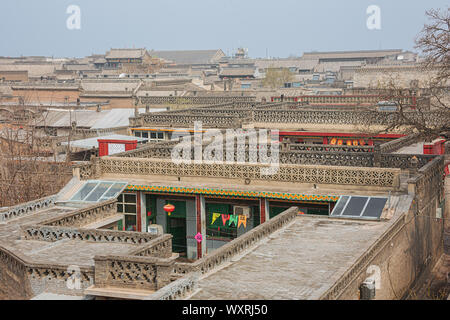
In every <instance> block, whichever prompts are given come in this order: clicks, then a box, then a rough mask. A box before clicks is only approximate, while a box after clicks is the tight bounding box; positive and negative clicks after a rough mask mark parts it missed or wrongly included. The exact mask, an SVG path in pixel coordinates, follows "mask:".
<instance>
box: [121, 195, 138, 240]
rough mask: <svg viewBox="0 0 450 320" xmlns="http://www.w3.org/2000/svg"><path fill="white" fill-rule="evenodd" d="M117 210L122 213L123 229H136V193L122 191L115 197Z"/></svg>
mask: <svg viewBox="0 0 450 320" xmlns="http://www.w3.org/2000/svg"><path fill="white" fill-rule="evenodd" d="M117 212H119V213H123V214H124V215H125V218H124V220H125V221H124V222H125V224H124V226H125V231H136V230H137V229H136V227H137V217H136V213H137V205H136V194H134V193H122V194H121V195H119V196H118V197H117Z"/></svg>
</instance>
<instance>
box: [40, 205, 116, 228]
mask: <svg viewBox="0 0 450 320" xmlns="http://www.w3.org/2000/svg"><path fill="white" fill-rule="evenodd" d="M116 201H117V200H116V199H111V200H107V201H103V202H101V203H97V204H94V205H91V206H89V207H85V208H82V209H78V210H76V211H74V212H69V213H67V214H64V215H61V216H59V217H55V218H52V219H48V220H45V221H43V222H42V223H41V225H46V226H59V227H83V226H86V225H88V224H91V223H94V222H97V221H100V220H103V219H105V218H108V217H110V216H113V215H116V214H117V208H116Z"/></svg>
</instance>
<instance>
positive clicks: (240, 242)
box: [174, 207, 298, 275]
mask: <svg viewBox="0 0 450 320" xmlns="http://www.w3.org/2000/svg"><path fill="white" fill-rule="evenodd" d="M297 215H298V208H297V207H291V208H289V209H287V210H285V211H284V212H282V213H280V214H279V215H277V216H276V217H274V218H272V219H270V220H269V221H266V222H264V223H263V224H260V225H259V226H257V227H255V228H253V229H252V230H250V231H248V232H247V233H244V234H243V235H241V236H240V237H238V238H236V239H234V240H232V241H230V242H228V243H227V244H225V245H223V246H222V247H220V248H219V249H216V250H214V251H213V252H212V253H210V254H208V255H206V256H205V257H203V258H201V259H199V260H197V261H195V262H194V263H181V262H177V263H176V264H175V268H174V273H175V274H182V275H184V274H187V273H190V272H199V273H201V274H204V273H207V272H209V271H211V270H212V269H214V268H216V267H218V266H219V265H221V264H223V263H225V262H226V261H230V259H231V258H233V257H234V256H236V255H238V254H241V253H242V252H244V251H245V250H247V249H249V248H250V247H252V246H253V245H255V244H257V243H258V242H259V241H261V240H262V239H266V238H267V237H268V236H269V235H270V234H271V233H273V232H275V231H276V230H279V229H280V228H282V227H283V226H285V225H286V224H287V223H289V222H290V221H292V220H294V219H295V218H296V217H297Z"/></svg>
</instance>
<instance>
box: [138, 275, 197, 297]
mask: <svg viewBox="0 0 450 320" xmlns="http://www.w3.org/2000/svg"><path fill="white" fill-rule="evenodd" d="M199 276H200V275H199V274H198V273H192V274H189V275H187V276H184V277H183V278H180V279H178V280H175V281H173V282H171V283H170V284H168V285H166V286H164V287H162V288H161V289H159V290H158V291H156V292H155V293H154V294H152V295H150V296H148V297H147V298H145V300H180V299H185V298H186V297H187V296H189V295H191V294H193V293H194V292H195V290H196V289H197V284H198V279H199Z"/></svg>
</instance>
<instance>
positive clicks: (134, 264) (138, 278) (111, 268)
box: [94, 255, 177, 290]
mask: <svg viewBox="0 0 450 320" xmlns="http://www.w3.org/2000/svg"><path fill="white" fill-rule="evenodd" d="M176 258H177V255H174V256H172V257H171V258H165V259H163V258H155V257H147V256H144V257H139V256H96V257H94V261H95V286H96V287H116V288H130V289H131V288H132V289H141V290H158V289H160V288H162V287H164V286H165V285H167V284H169V283H170V282H171V281H170V278H171V273H172V270H173V266H174V263H175V259H176Z"/></svg>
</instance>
